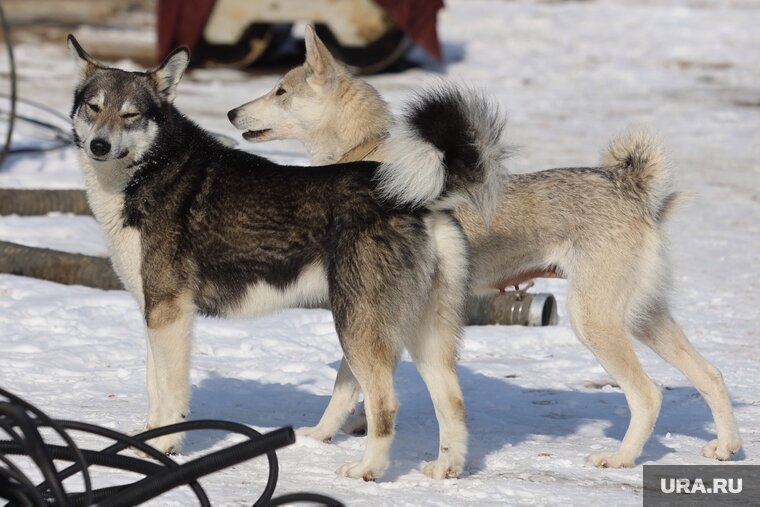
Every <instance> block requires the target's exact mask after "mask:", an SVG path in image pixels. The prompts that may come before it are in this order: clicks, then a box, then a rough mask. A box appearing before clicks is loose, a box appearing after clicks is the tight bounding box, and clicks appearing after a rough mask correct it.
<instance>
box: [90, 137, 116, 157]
mask: <svg viewBox="0 0 760 507" xmlns="http://www.w3.org/2000/svg"><path fill="white" fill-rule="evenodd" d="M90 151H91V152H92V154H93V155H95V156H96V157H102V156H103V155H107V154H108V152H109V151H111V143H109V142H108V141H106V140H105V139H100V138H97V139H93V140H92V141H91V142H90Z"/></svg>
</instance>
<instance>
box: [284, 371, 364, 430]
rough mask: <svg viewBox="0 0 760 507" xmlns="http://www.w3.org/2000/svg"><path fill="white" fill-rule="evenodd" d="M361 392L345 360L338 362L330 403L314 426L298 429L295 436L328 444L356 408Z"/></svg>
mask: <svg viewBox="0 0 760 507" xmlns="http://www.w3.org/2000/svg"><path fill="white" fill-rule="evenodd" d="M360 392H361V387H360V386H359V382H358V381H357V380H356V377H354V373H353V372H352V371H351V368H350V367H349V366H348V362H347V361H346V359H345V358H343V360H342V361H341V362H340V369H339V370H338V376H337V377H336V378H335V387H334V388H333V392H332V397H331V398H330V403H329V404H328V405H327V408H326V409H325V412H324V414H322V418H321V419H320V420H319V423H318V424H317V425H316V426H311V427H308V428H299V429H297V430H296V434H297V435H299V436H306V437H311V438H315V439H317V440H322V441H323V442H328V441H330V440H331V439H332V437H333V436H334V435H335V432H337V431H338V429H339V428H340V426H341V424H343V421H345V420H346V417H348V415H349V414H350V413H352V412H353V410H354V408H355V407H356V400H357V398H358V397H359V393H360Z"/></svg>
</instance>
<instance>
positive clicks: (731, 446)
mask: <svg viewBox="0 0 760 507" xmlns="http://www.w3.org/2000/svg"><path fill="white" fill-rule="evenodd" d="M741 448H742V439H741V438H740V437H738V436H736V437H734V438H730V439H727V440H720V439H719V438H716V439H715V440H710V441H709V442H707V444H706V445H705V446H704V447H703V448H702V456H705V457H706V458H712V459H717V460H720V461H725V460H727V459H731V456H733V455H734V454H736V453H737V452H739V449H741Z"/></svg>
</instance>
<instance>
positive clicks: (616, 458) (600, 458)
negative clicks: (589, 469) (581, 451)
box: [586, 452, 635, 468]
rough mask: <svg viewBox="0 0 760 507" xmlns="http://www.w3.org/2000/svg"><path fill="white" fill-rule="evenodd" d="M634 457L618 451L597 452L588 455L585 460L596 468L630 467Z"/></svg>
mask: <svg viewBox="0 0 760 507" xmlns="http://www.w3.org/2000/svg"><path fill="white" fill-rule="evenodd" d="M634 461H635V459H634V458H632V457H631V456H627V455H624V454H621V453H618V452H597V453H594V454H591V455H589V457H588V458H586V462H587V463H590V464H592V465H594V466H595V467H597V468H631V467H633V465H634Z"/></svg>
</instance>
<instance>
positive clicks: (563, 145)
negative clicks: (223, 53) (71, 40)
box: [0, 0, 760, 506]
mask: <svg viewBox="0 0 760 507" xmlns="http://www.w3.org/2000/svg"><path fill="white" fill-rule="evenodd" d="M758 26H760V5H758V4H757V3H756V2H753V1H750V0H747V1H740V0H736V1H721V0H663V1H657V2H655V1H653V0H597V1H584V2H561V1H545V2H526V1H516V2H506V1H496V0H488V1H485V0H484V1H476V0H449V1H448V2H447V6H446V9H445V10H444V11H443V12H442V14H441V15H440V24H439V30H440V34H441V37H442V40H443V44H444V52H445V54H446V60H447V63H446V66H445V68H444V67H440V66H438V65H436V64H435V63H434V62H432V61H430V60H428V59H426V58H425V57H424V56H421V55H420V54H417V55H416V56H417V57H418V58H419V59H421V60H422V61H423V66H422V67H421V68H414V69H410V70H405V71H403V72H400V73H394V74H385V75H380V76H373V77H370V78H368V79H369V81H370V82H371V83H372V84H373V85H375V86H376V87H377V88H378V89H379V90H380V91H381V92H382V93H383V95H384V96H385V97H386V98H387V99H388V100H389V102H390V103H391V105H392V107H393V108H394V109H398V108H399V107H400V105H401V104H402V103H403V100H404V99H405V98H406V97H408V96H409V95H410V93H411V92H412V91H413V90H415V89H417V88H419V87H420V86H421V84H423V83H425V82H431V81H434V80H436V79H440V78H441V75H442V73H445V77H446V78H450V79H454V80H457V81H460V82H465V83H467V84H470V85H473V86H477V87H480V88H483V89H485V90H487V91H488V92H490V93H492V94H494V95H496V97H497V98H498V101H499V103H500V104H501V106H502V108H503V110H504V111H505V112H506V113H507V114H508V116H509V128H508V136H509V142H510V143H511V144H513V145H515V146H517V147H518V148H519V149H518V153H517V155H516V156H515V157H514V158H513V159H512V160H511V161H510V169H511V170H512V171H514V172H526V171H533V170H538V169H545V168H549V167H557V166H577V165H594V164H595V163H596V162H597V160H598V153H599V151H600V149H601V148H602V147H603V146H604V145H605V143H606V142H607V141H608V139H609V138H610V137H611V136H612V135H614V134H615V133H617V132H619V131H620V130H622V129H624V128H625V127H626V126H627V125H629V124H632V123H635V124H639V125H645V126H647V127H649V128H651V129H652V130H654V131H655V132H657V133H658V134H659V135H660V136H661V137H662V139H663V140H664V142H665V145H666V147H667V150H668V152H669V154H670V157H671V160H672V163H673V168H674V173H675V175H676V179H677V186H678V187H679V188H680V189H682V190H685V191H688V192H691V193H693V194H694V198H693V199H692V203H691V205H690V206H688V207H687V208H685V209H683V210H681V211H680V212H679V213H678V214H677V215H676V216H675V217H674V218H673V219H672V221H671V223H670V225H669V227H668V230H669V233H670V237H671V243H672V258H673V265H674V273H675V276H674V280H675V287H674V290H673V298H672V300H673V302H674V313H675V315H676V317H677V319H678V320H679V321H680V323H681V324H682V325H683V327H684V329H685V330H686V333H687V335H688V336H689V337H690V338H691V340H692V341H693V342H694V343H695V344H696V346H697V347H698V349H699V350H700V351H701V352H702V353H703V354H704V355H705V356H706V357H707V358H708V359H709V360H711V361H712V362H714V364H715V365H716V366H717V367H718V368H719V369H721V370H722V372H723V374H724V376H725V380H726V384H727V386H728V389H729V391H730V393H731V396H732V399H733V401H734V408H735V411H736V416H737V419H738V422H739V426H740V428H741V431H742V437H743V439H744V450H743V451H742V452H741V453H740V455H738V456H737V458H736V459H735V460H734V461H731V462H728V463H726V465H727V466H730V465H731V464H734V463H738V464H760V459H759V458H758V456H759V455H760V428H759V427H758V420H760V391H758V388H757V375H758V367H759V366H760V352H759V351H758V342H760V333H758V327H757V324H758V319H759V317H760V310H758V308H760V290H759V289H760V282H759V281H758V276H757V274H756V272H755V271H756V268H757V266H758V265H759V264H760V202H759V201H758V199H759V194H760V88H758V83H760V59H758V55H759V54H760V31H759V30H758ZM16 59H17V62H18V71H19V79H20V82H19V91H20V95H21V96H22V97H24V98H28V99H32V100H36V101H40V102H43V103H45V104H46V105H48V106H50V107H53V108H55V109H57V110H59V111H61V112H63V113H64V114H65V113H66V112H67V111H68V109H69V107H70V100H71V95H72V89H73V86H74V81H75V69H74V65H73V64H72V63H71V62H70V60H69V57H68V54H67V52H66V48H65V44H64V43H63V41H61V43H60V44H30V43H23V44H19V45H18V46H17V47H16ZM119 64H120V65H131V66H132V68H134V67H135V66H134V64H131V63H129V62H119ZM0 68H2V69H5V68H7V61H2V62H0ZM278 76H279V74H278V73H265V74H260V73H257V74H246V73H241V72H237V71H231V70H196V71H193V72H191V73H190V74H189V75H188V76H186V78H185V79H184V81H183V83H182V84H181V85H180V87H179V95H178V99H177V105H178V106H179V107H180V109H181V110H183V111H184V112H185V113H187V114H188V115H189V116H190V117H191V118H193V119H194V120H196V121H197V122H199V123H200V124H201V125H203V126H204V127H206V128H208V129H210V130H212V131H215V132H219V133H223V134H226V135H229V136H233V137H235V139H239V132H237V131H235V130H234V128H233V127H232V126H231V125H229V124H228V122H227V120H226V116H225V113H226V111H227V110H229V109H231V108H232V107H235V106H237V105H240V104H241V103H243V102H245V101H247V100H250V99H252V98H254V97H257V96H259V95H261V94H262V93H264V92H265V91H267V90H269V89H270V88H271V87H272V86H273V85H274V84H275V82H276V81H277V79H278ZM6 85H7V76H5V77H3V81H2V86H4V87H6V88H7V86H6ZM6 88H3V89H6ZM32 134H33V132H32V133H30V132H25V131H21V132H19V136H22V137H20V138H19V142H21V141H24V140H27V141H28V139H24V138H23V136H25V135H26V136H29V135H32ZM240 147H241V148H243V149H247V150H251V151H254V152H256V153H259V154H263V155H266V156H269V157H271V158H273V159H275V160H277V161H280V162H288V163H301V164H306V163H307V158H306V155H305V152H304V151H303V149H302V148H301V146H300V145H298V144H297V143H294V142H276V143H269V144H261V145H241V146H240ZM0 187H18V188H37V187H46V188H79V187H82V181H81V177H80V173H79V170H78V168H77V163H76V156H75V153H74V150H73V149H70V148H69V149H66V150H62V151H54V152H49V153H47V154H44V155H33V156H32V155H27V156H16V157H13V158H11V159H10V160H9V161H8V162H7V163H6V165H5V166H4V167H3V168H2V169H0ZM0 239H2V240H6V241H15V242H17V243H22V244H26V245H32V246H45V247H48V248H58V249H61V250H66V251H72V252H81V253H88V254H93V255H105V254H106V248H105V245H104V242H103V238H102V236H101V233H100V230H99V228H98V226H97V224H96V223H95V222H94V220H93V219H92V218H89V217H74V216H67V215H61V214H51V215H49V216H45V217H18V216H5V217H0ZM534 290H538V291H550V292H553V293H554V294H555V295H556V296H557V298H558V300H559V302H560V321H559V325H557V326H553V327H546V328H524V327H514V326H510V327H497V326H483V327H468V328H467V329H466V331H465V333H464V339H463V341H462V345H461V353H460V356H461V360H460V363H459V375H460V379H461V383H462V388H463V390H464V395H465V400H466V407H467V414H468V420H469V429H470V451H469V456H468V464H467V466H466V469H465V473H464V474H463V475H462V476H461V477H460V478H459V479H451V480H444V481H434V480H431V479H428V478H427V477H425V476H424V475H423V474H422V472H421V471H420V469H421V466H422V464H423V463H424V462H427V461H430V460H432V459H434V457H435V455H436V451H437V449H436V448H437V437H436V432H437V426H436V422H435V417H434V414H433V409H432V404H431V402H430V399H429V397H428V394H427V391H426V389H425V386H424V384H423V382H422V380H421V379H420V377H419V375H418V374H417V373H416V371H415V369H414V366H413V364H412V363H411V361H410V360H409V359H408V358H404V360H403V361H402V363H401V365H400V366H399V369H398V374H397V377H396V379H397V381H396V387H397V390H398V394H399V398H400V402H401V409H400V412H399V416H398V423H397V433H396V440H395V442H394V445H393V448H392V451H391V462H390V466H389V468H388V470H387V472H386V474H385V475H384V476H383V478H382V479H381V480H380V481H378V482H370V483H365V482H361V481H356V480H354V479H347V478H341V477H338V476H336V475H335V469H337V468H338V467H339V466H340V465H342V464H344V463H346V462H348V461H353V460H356V459H357V458H358V457H359V456H360V454H361V452H362V450H363V448H364V444H365V438H363V437H353V436H348V435H343V434H339V435H338V436H336V438H335V439H334V441H333V442H332V443H330V444H325V443H322V442H317V441H313V440H308V439H301V440H299V441H298V442H297V443H296V444H295V445H293V446H291V447H288V448H286V449H283V450H281V451H280V452H279V453H278V454H279V457H280V472H281V477H280V481H279V485H278V489H277V492H278V494H284V493H288V492H294V491H304V490H305V491H315V492H322V493H327V494H330V495H333V496H334V497H336V498H338V499H340V500H342V501H343V502H345V503H347V504H349V505H389V506H391V505H497V504H585V505H600V504H604V505H638V504H640V502H641V495H642V487H641V482H642V465H644V464H709V463H712V461H711V460H708V459H707V458H704V457H702V456H701V453H700V450H701V447H702V445H703V444H704V443H705V442H706V441H707V440H709V439H711V438H714V437H713V432H714V425H713V423H712V418H711V416H710V413H709V411H708V409H707V407H706V405H705V404H704V402H703V401H702V399H701V397H700V395H699V393H698V392H697V391H696V390H695V389H694V388H693V387H692V386H691V385H690V384H689V383H688V382H687V381H686V379H684V378H683V377H682V376H681V375H680V373H678V372H677V371H675V370H674V369H673V368H671V367H670V366H668V365H666V364H665V363H664V362H663V361H661V360H660V359H659V358H658V357H656V356H655V355H654V354H653V353H651V352H650V351H649V350H647V349H645V348H644V347H641V346H639V345H637V350H638V351H640V356H641V358H642V362H643V364H644V367H645V369H646V370H647V371H648V372H649V373H650V374H651V376H652V377H653V378H654V379H655V381H656V382H657V383H658V384H660V385H661V386H662V388H663V393H664V402H663V407H662V412H661V415H660V418H659V420H658V422H657V426H656V428H655V430H654V434H653V436H652V438H651V440H650V441H649V443H648V444H647V445H646V447H645V448H644V452H643V455H642V456H641V458H640V459H639V460H638V461H637V466H636V467H635V468H633V469H626V470H608V469H603V470H600V469H596V468H594V467H591V466H589V465H586V464H585V463H584V460H585V456H586V455H587V454H589V453H590V452H593V451H598V450H600V449H611V448H615V447H616V446H617V445H618V443H619V440H620V439H621V438H622V436H623V433H624V432H625V428H626V425H627V423H628V416H629V413H628V409H627V405H626V402H625V398H624V396H623V394H622V392H621V391H620V389H619V388H617V387H616V386H615V385H614V383H612V382H611V379H610V378H609V377H608V376H607V375H606V373H605V372H604V370H603V369H602V368H601V367H600V366H599V364H598V363H597V362H596V360H595V359H594V358H593V356H592V355H591V353H590V352H589V351H588V350H586V349H585V348H584V347H583V346H582V345H581V344H580V343H579V342H578V341H577V339H576V338H575V337H574V334H573V332H572V330H571V329H570V325H569V322H568V319H567V315H566V313H565V311H564V300H565V293H566V292H565V284H564V282H562V281H541V282H539V283H537V285H536V288H535V289H534ZM0 352H1V353H0V385H1V386H3V387H4V388H7V389H10V390H12V391H14V392H16V393H17V394H19V395H22V396H23V397H25V398H26V399H27V400H28V401H30V402H32V403H35V404H37V405H38V406H40V407H41V408H43V409H44V410H46V411H48V413H49V414H50V415H52V416H54V417H57V418H63V419H79V420H82V421H86V422H90V423H96V424H101V425H105V426H108V427H110V428H114V429H118V430H120V431H123V432H133V431H136V430H139V429H140V428H141V427H142V425H143V424H144V418H145V415H146V411H147V395H146V392H145V338H144V329H143V324H142V320H141V316H140V314H139V312H138V309H137V305H136V303H135V301H134V300H133V298H132V297H131V296H130V295H129V294H127V293H126V292H121V291H112V292H106V291H100V290H94V289H89V288H84V287H78V286H64V285H56V284H53V283H48V282H44V281H39V280H34V279H28V278H22V277H16V276H10V275H0ZM340 358H341V350H340V346H339V344H338V340H337V337H336V334H335V330H334V328H333V323H332V318H331V315H330V313H329V312H328V311H325V310H295V309H293V310H285V311H282V312H280V313H277V314H272V315H268V316H263V317H261V318H258V319H252V320H241V321H229V320H210V319H202V318H201V319H198V322H197V326H196V332H195V341H194V351H193V368H192V385H193V398H192V403H191V418H193V419H205V418H223V419H229V420H232V421H237V422H241V423H245V424H249V425H251V426H252V427H254V428H256V429H259V430H261V431H267V430H271V429H274V428H278V427H281V426H285V425H292V426H296V427H298V426H304V425H313V424H315V423H316V422H317V421H318V419H319V417H320V415H321V413H322V410H323V409H324V408H325V406H326V404H327V401H328V399H329V396H330V392H331V390H332V385H333V381H334V378H335V374H336V370H337V366H338V364H339V361H340ZM232 441H236V438H234V437H228V436H225V435H223V434H220V433H215V432H202V433H200V434H191V435H190V436H189V437H188V438H187V441H186V445H185V448H184V451H183V455H182V456H180V457H179V458H178V459H179V460H181V461H184V460H187V459H191V458H194V457H197V456H200V455H202V454H204V453H207V452H209V451H210V450H214V449H218V448H221V447H223V446H225V445H229V443H230V442H232ZM79 442H80V443H82V444H83V445H90V446H94V445H99V444H100V442H98V441H95V440H93V439H90V438H87V437H80V438H79ZM25 466H26V469H27V470H31V467H30V466H28V464H25ZM129 477H132V476H129V475H127V474H123V475H120V474H119V473H115V472H109V471H102V470H101V471H99V472H98V473H97V475H96V484H98V485H101V486H102V485H106V484H114V483H118V482H119V481H120V480H124V479H127V478H129ZM264 478H265V464H264V461H262V460H260V459H259V460H255V461H253V462H250V463H247V464H243V465H239V466H236V467H234V468H233V469H230V470H227V471H225V472H223V473H220V474H216V475H213V476H210V477H209V478H207V479H204V480H202V483H203V484H204V486H205V487H206V488H207V491H208V492H209V495H210V497H211V499H212V501H213V502H214V503H215V504H218V505H243V504H245V503H246V502H248V503H250V502H251V501H252V500H253V499H255V498H256V497H257V496H258V494H259V492H260V490H261V488H262V487H263V484H264ZM76 484H77V483H76V481H75V482H73V483H71V485H72V488H73V489H76ZM192 502H193V496H192V493H191V492H190V491H189V490H188V489H187V488H185V489H179V490H175V491H173V492H171V493H169V494H167V495H165V496H164V497H162V498H161V499H160V500H156V501H154V502H153V505H188V504H192Z"/></svg>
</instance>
